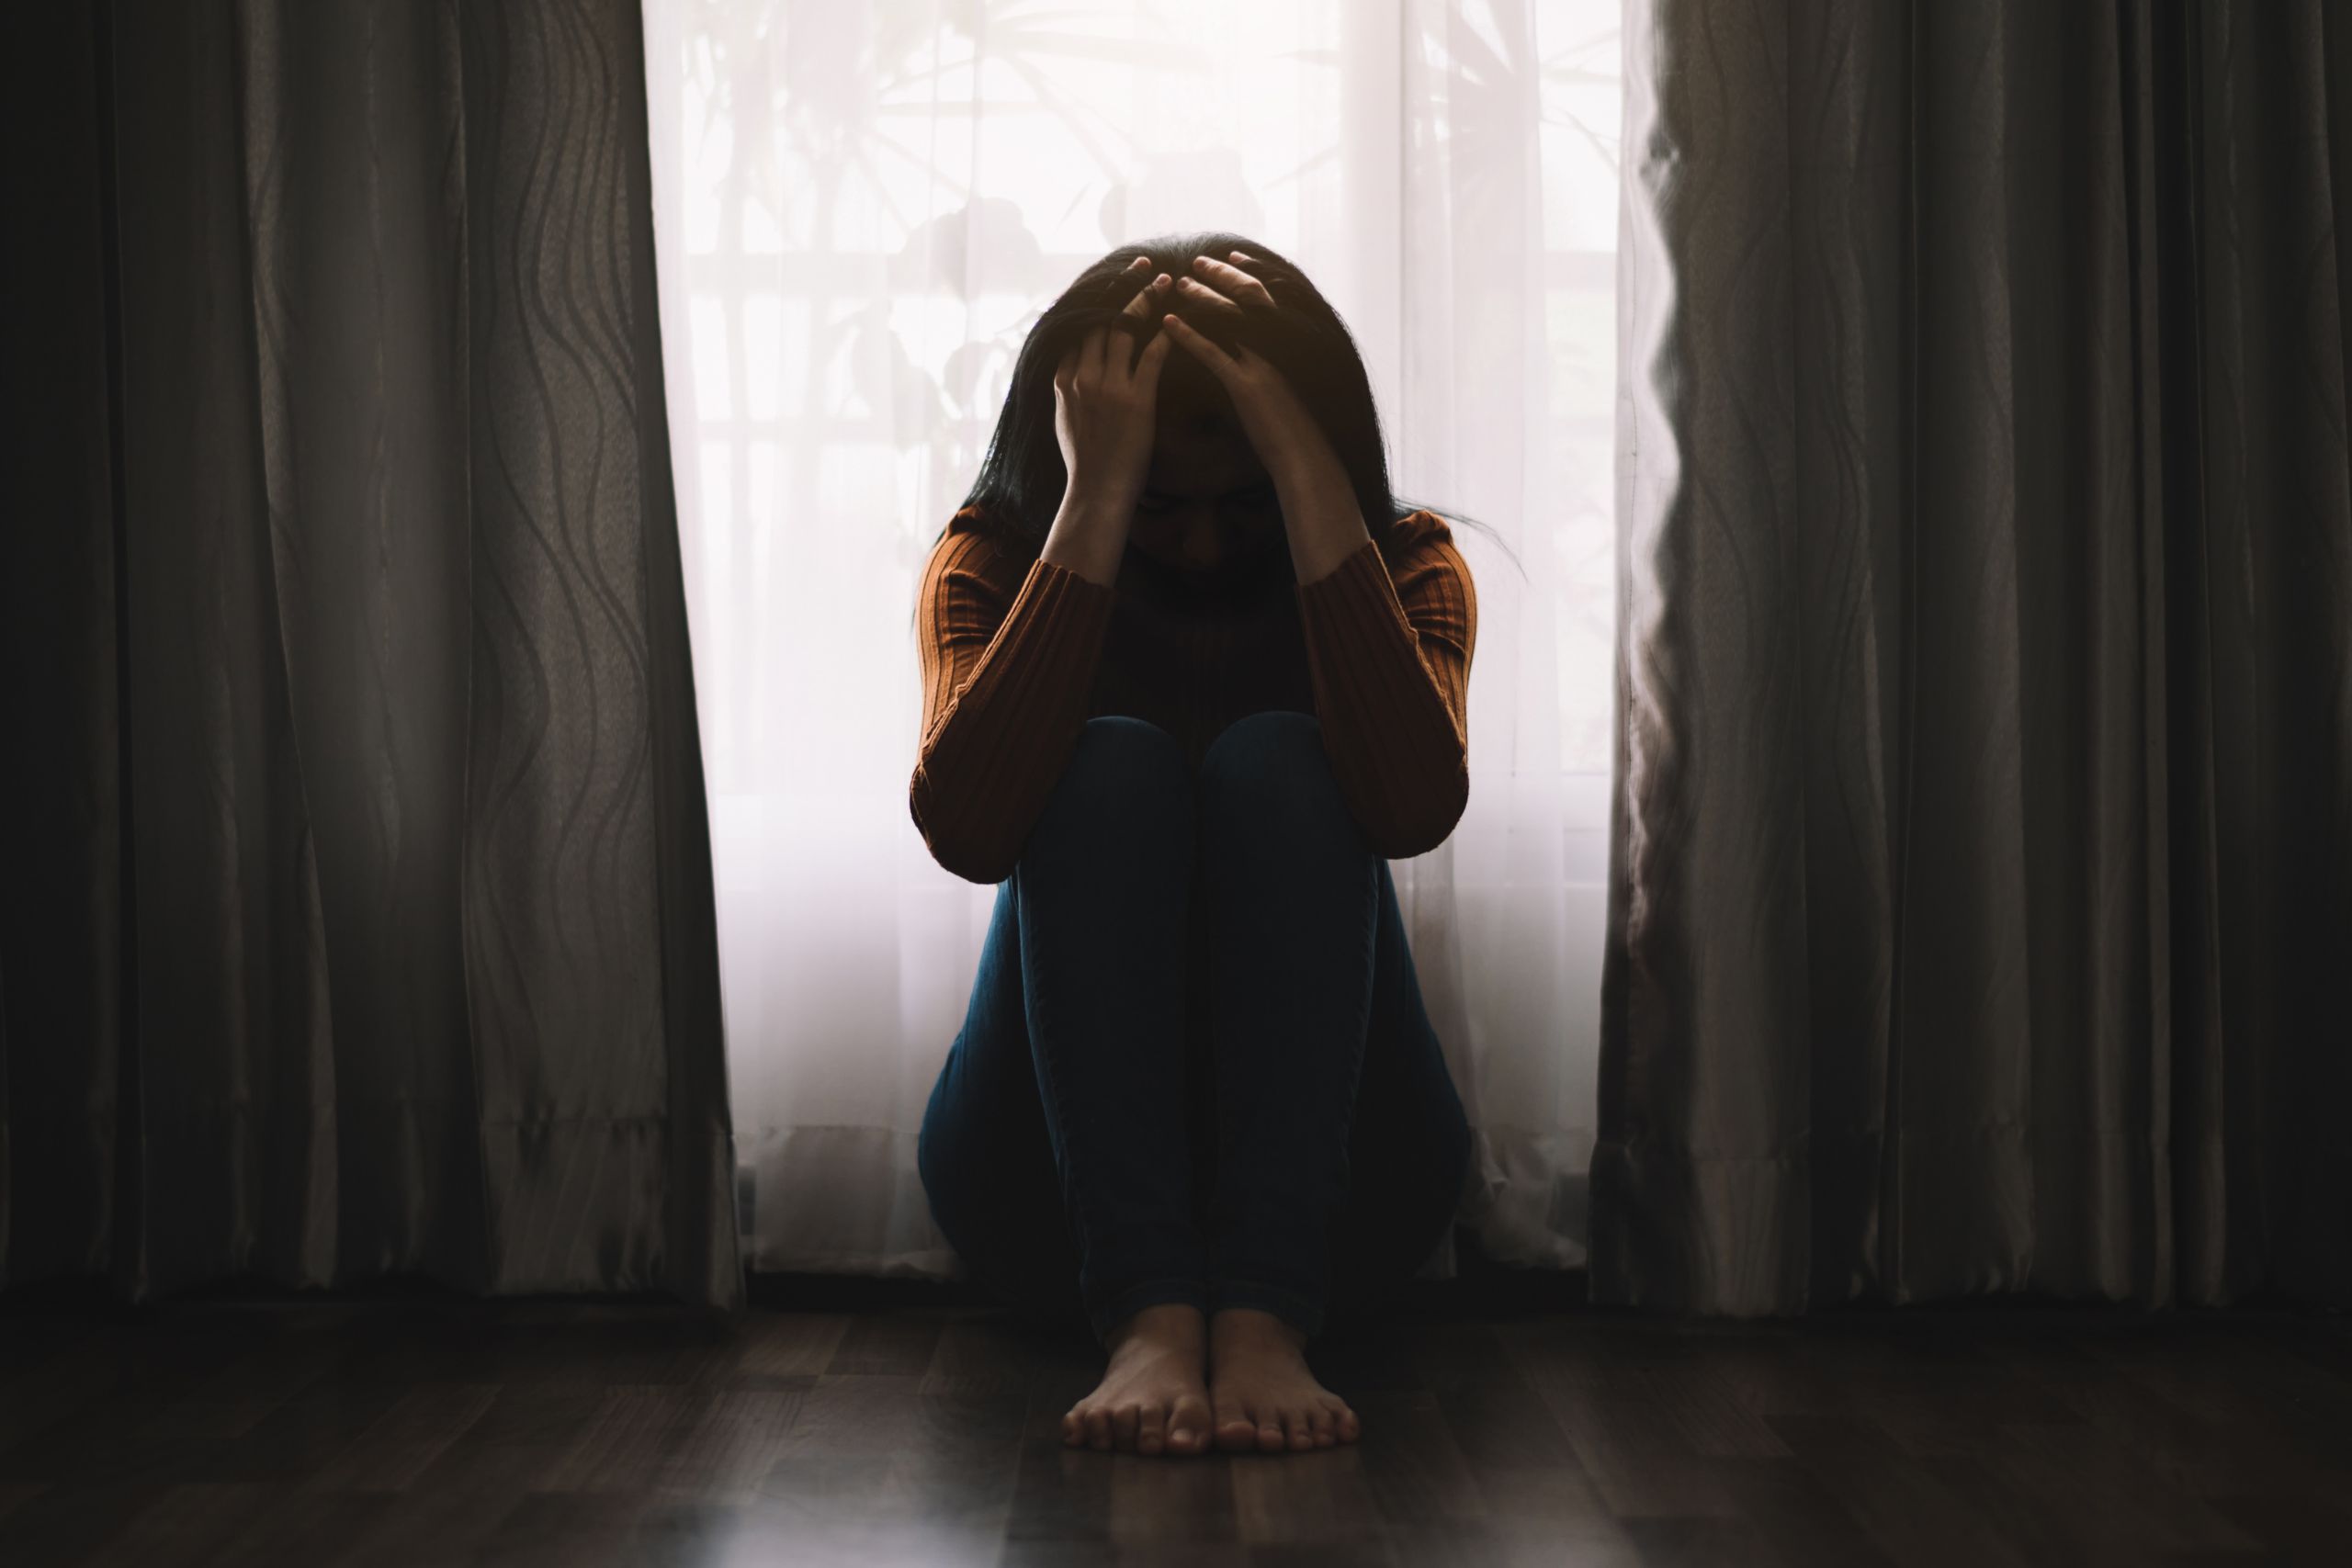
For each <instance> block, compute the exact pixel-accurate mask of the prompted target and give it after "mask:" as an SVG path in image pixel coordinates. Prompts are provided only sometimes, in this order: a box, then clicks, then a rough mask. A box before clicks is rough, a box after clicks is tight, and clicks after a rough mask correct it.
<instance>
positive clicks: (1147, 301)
mask: <svg viewBox="0 0 2352 1568" xmlns="http://www.w3.org/2000/svg"><path fill="white" fill-rule="evenodd" d="M1169 282H1170V278H1169V276H1168V275H1167V274H1166V273H1164V272H1163V273H1160V274H1159V275H1158V276H1155V277H1151V278H1148V279H1146V280H1145V283H1144V286H1143V287H1142V288H1138V289H1136V297H1135V298H1134V299H1130V300H1128V301H1127V308H1126V310H1125V312H1124V313H1125V314H1126V315H1130V316H1135V317H1137V318H1145V319H1148V317H1149V316H1150V315H1151V313H1152V311H1153V310H1154V309H1155V308H1156V307H1157V306H1158V304H1159V300H1160V298H1161V297H1162V296H1163V295H1164V294H1165V293H1166V292H1167V290H1168V285H1169Z"/></svg>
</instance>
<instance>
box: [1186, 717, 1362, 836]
mask: <svg viewBox="0 0 2352 1568" xmlns="http://www.w3.org/2000/svg"><path fill="white" fill-rule="evenodd" d="M1199 791H1200V799H1201V807H1202V810H1203V812H1204V815H1207V816H1211V817H1216V818H1234V819H1238V820H1241V821H1245V822H1253V823H1259V824H1262V825H1263V826H1264V827H1265V828H1267V829H1269V830H1271V831H1272V832H1273V833H1275V834H1276V835H1277V836H1279V837H1281V838H1283V839H1284V840H1292V839H1295V838H1296V836H1298V835H1300V834H1302V833H1311V832H1313V831H1314V830H1315V829H1317V827H1329V828H1333V829H1340V831H1341V832H1342V834H1343V835H1344V836H1345V839H1346V841H1347V842H1349V843H1351V844H1352V843H1353V842H1354V841H1355V833H1356V829H1355V819H1354V818H1353V817H1352V816H1351V815H1350V813H1349V810H1348V804H1347V799H1346V797H1345V796H1344V795H1341V793H1340V781H1339V778H1338V775H1337V774H1335V773H1332V771H1331V759H1330V757H1329V754H1328V753H1327V752H1326V751H1325V750H1323V725H1322V721H1321V720H1320V719H1317V717H1316V716H1314V715H1313V714H1311V713H1298V712H1295V711H1292V710H1290V709H1286V708H1270V709H1268V710H1266V711H1265V712H1262V713H1253V714H1249V715H1246V716H1243V717H1240V718H1238V719H1236V720H1234V721H1233V722H1232V723H1231V724H1229V725H1227V726H1226V728H1225V729H1224V730H1223V732H1222V733H1220V734H1219V735H1218V736H1217V738H1216V739H1215V740H1214V741H1212V742H1211V743H1210V745H1209V749H1208V751H1207V754H1206V755H1205V756H1204V757H1203V758H1202V760H1201V770H1200V780H1199Z"/></svg>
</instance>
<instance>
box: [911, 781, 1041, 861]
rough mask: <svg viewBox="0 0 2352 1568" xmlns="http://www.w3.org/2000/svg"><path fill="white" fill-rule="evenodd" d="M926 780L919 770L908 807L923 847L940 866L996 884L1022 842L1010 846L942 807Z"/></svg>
mask: <svg viewBox="0 0 2352 1568" xmlns="http://www.w3.org/2000/svg"><path fill="white" fill-rule="evenodd" d="M926 782H927V781H925V780H924V778H923V777H922V773H917V774H916V775H915V779H914V783H913V784H912V786H911V787H910V789H909V790H908V792H907V811H908V815H909V816H910V817H911V818H913V819H914V825H915V831H916V832H918V833H920V834H922V841H923V847H924V848H925V849H927V850H929V851H930V852H931V858H932V859H933V860H934V861H936V862H937V863H939V866H940V869H942V870H943V871H947V872H951V873H953V874H955V875H957V876H960V877H962V878H963V879H964V880H965V881H967V882H977V883H979V884H981V885H982V886H995V885H996V884H997V883H1000V882H1002V881H1003V880H1004V879H1005V878H1006V877H1008V876H1011V875H1012V868H1013V865H1014V864H1015V863H1017V861H1018V860H1019V858H1020V855H1019V846H1017V845H1016V846H1013V847H1012V849H1007V848H1006V847H1005V846H1004V845H1002V844H1000V843H997V842H996V841H995V840H993V839H991V838H990V837H989V836H988V835H987V834H985V833H982V832H978V831H975V830H974V829H971V828H970V827H967V825H965V824H963V823H961V822H958V821H956V819H955V817H954V814H953V813H943V812H941V811H939V810H938V809H937V808H936V803H935V802H933V800H932V799H931V792H930V790H929V789H928V788H927V787H925V786H926Z"/></svg>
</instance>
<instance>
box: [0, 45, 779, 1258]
mask: <svg viewBox="0 0 2352 1568" xmlns="http://www.w3.org/2000/svg"><path fill="white" fill-rule="evenodd" d="M8 25H9V27H10V28H11V31H12V39H11V44H12V47H10V48H9V49H7V50H6V51H5V52H6V59H7V66H6V70H7V74H8V82H9V91H8V92H7V94H6V97H7V98H8V101H9V112H11V113H12V114H15V115H17V116H19V117H20V119H19V123H18V124H17V127H16V129H17V131H18V134H17V136H15V137H12V138H11V140H10V143H9V145H10V147H11V152H10V153H9V154H8V156H7V158H6V160H5V166H6V179H7V181H8V191H7V196H8V210H9V211H10V214H11V218H12V239H13V240H14V241H15V242H16V243H12V244H11V245H10V246H9V247H8V248H9V251H10V257H9V265H10V268H11V280H12V282H13V283H14V284H15V285H16V286H15V287H13V288H10V290H9V291H8V297H7V299H6V304H5V307H0V308H5V309H6V310H7V311H8V312H9V316H10V335H9V341H10V343H11V344H12V347H11V351H10V353H9V354H8V355H6V359H5V364H6V369H5V372H0V374H5V377H6V388H7V399H8V413H9V419H10V441H11V448H12V458H11V471H10V474H9V479H8V496H7V507H8V515H7V522H6V532H5V535H0V573H5V592H6V606H5V608H6V633H5V635H6V669H5V671H0V701H5V708H4V709H0V733H5V734H6V751H7V755H8V757H9V759H10V761H9V762H8V764H7V766H6V769H5V770H0V789H5V791H6V807H5V810H6V815H5V818H4V819H0V835H5V836H4V837H0V853H4V854H5V857H6V861H5V878H4V879H0V915H5V925H0V998H5V1008H4V1010H0V1156H5V1157H0V1226H5V1228H0V1278H5V1279H6V1280H7V1281H9V1282H18V1281H23V1280H33V1279H37V1278H40V1277H43V1276H55V1275H73V1274H88V1273H103V1274H107V1275H109V1276H110V1277H111V1279H112V1280H113V1281H114V1283H115V1285H116V1286H117V1287H118V1288H119V1289H120V1290H121V1291H123V1292H126V1293H128V1294H130V1295H131V1296H134V1297H143V1296H146V1295H149V1294H151V1293H159V1292H166V1291H170V1290H173V1289H175V1288H178V1287H182V1286H185V1285H188V1284H191V1283H195V1282H198V1281H202V1280H213V1279H220V1278H226V1277H238V1276H259V1277H262V1278H265V1279H267V1280H275V1281H277V1282H280V1283H283V1284H288V1285H330V1284H334V1283H337V1282H339V1281H343V1280H351V1279H354V1278H357V1277H362V1276H368V1275H377V1274H384V1273H392V1272H416V1273H422V1274H424V1275H426V1276H430V1277H432V1278H435V1279H437V1280H442V1281H445V1282H447V1283H449V1284H452V1285H456V1286H458V1287H461V1288H466V1289H470V1290H481V1291H501V1292H513V1291H548V1290H582V1289H597V1290H639V1289H650V1290H660V1291H664V1292H671V1293H673V1294H676V1295H680V1296H683V1297H685V1298H687V1299H689V1300H693V1301H698V1302H718V1303H731V1302H733V1301H735V1300H738V1299H740V1294H741V1270H740V1268H739V1267H738V1264H737V1260H736V1241H735V1232H734V1212H733V1208H732V1196H733V1171H732V1159H731V1156H730V1154H729V1126H728V1111H727V1102H726V1097H725V1082H724V1077H723V1070H724V1062H723V1047H722V1043H721V1041H720V1038H719V1032H718V969H717V953H716V938H715V932H714V926H713V918H712V909H711V901H710V893H709V864H708V855H709V851H708V844H707V826H706V818H705V808H704V803H703V796H702V785H701V778H700V747H699V741H698V739H697V736H696V732H695V712H694V707H693V695H692V678H691V671H690V666H689V660H688V650H687V645H686V638H685V620H684V598H683V592H682V588H681V582H680V579H679V575H678V570H679V569H678V558H677V544H676V536H675V520H674V511H673V501H672V498H671V494H670V489H669V472H668V447H667V444H666V440H665V436H664V425H665V419H666V416H665V414H664V412H663V408H662V378H661V377H662V366H661V359H660V351H659V348H658V346H657V344H656V341H655V333H656V328H657V316H656V312H655V309H654V283H653V276H652V247H651V236H650V208H649V206H648V194H647V185H646V177H647V176H646V165H645V156H644V143H645V131H644V119H643V116H644V101H643V97H642V76H641V58H640V55H639V49H640V34H639V28H638V21H637V16H636V12H635V8H634V7H633V6H628V5H626V4H622V3H618V0H594V3H592V4H587V5H584V6H583V5H555V4H549V3H546V0H526V3H518V4H499V5H489V4H480V5H477V4H454V5H439V6H393V5H368V4H334V5H319V4H312V3H311V0H299V3H298V0H246V3H243V4H234V5H232V4H212V5H204V6H187V5H179V4H123V5H110V4H96V5H81V6H55V7H17V8H15V9H14V11H12V13H11V16H10V18H9V24H8Z"/></svg>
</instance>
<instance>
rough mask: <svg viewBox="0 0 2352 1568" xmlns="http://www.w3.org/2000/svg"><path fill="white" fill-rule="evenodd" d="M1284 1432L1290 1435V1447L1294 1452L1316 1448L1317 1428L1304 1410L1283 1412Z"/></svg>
mask: <svg viewBox="0 0 2352 1568" xmlns="http://www.w3.org/2000/svg"><path fill="white" fill-rule="evenodd" d="M1283 1431H1285V1432H1287V1433H1289V1434H1290V1446H1291V1448H1292V1449H1293V1450H1298V1449H1311V1448H1313V1447H1314V1446H1315V1427H1314V1425H1313V1423H1311V1422H1309V1421H1308V1420H1307V1418H1306V1411H1304V1410H1285V1411H1283Z"/></svg>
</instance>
